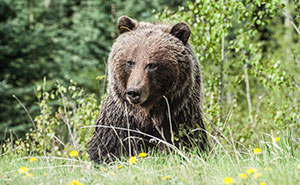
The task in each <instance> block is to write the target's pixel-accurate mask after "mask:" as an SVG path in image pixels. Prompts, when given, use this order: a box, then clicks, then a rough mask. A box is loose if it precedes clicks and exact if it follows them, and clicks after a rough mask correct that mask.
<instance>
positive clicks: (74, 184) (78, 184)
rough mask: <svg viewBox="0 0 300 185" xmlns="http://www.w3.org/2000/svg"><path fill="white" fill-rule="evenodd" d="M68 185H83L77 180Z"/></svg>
mask: <svg viewBox="0 0 300 185" xmlns="http://www.w3.org/2000/svg"><path fill="white" fill-rule="evenodd" d="M69 185H83V184H81V183H80V182H79V181H77V180H74V181H72V182H71V183H70V184H69Z"/></svg>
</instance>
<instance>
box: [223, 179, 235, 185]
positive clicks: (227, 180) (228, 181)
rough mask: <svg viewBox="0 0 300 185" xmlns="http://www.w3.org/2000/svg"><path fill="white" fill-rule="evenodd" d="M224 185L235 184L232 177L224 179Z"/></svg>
mask: <svg viewBox="0 0 300 185" xmlns="http://www.w3.org/2000/svg"><path fill="white" fill-rule="evenodd" d="M223 182H224V184H233V178H231V177H225V178H224V179H223Z"/></svg>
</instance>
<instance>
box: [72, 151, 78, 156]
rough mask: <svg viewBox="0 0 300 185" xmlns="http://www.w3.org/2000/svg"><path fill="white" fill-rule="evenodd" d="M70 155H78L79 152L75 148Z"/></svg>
mask: <svg viewBox="0 0 300 185" xmlns="http://www.w3.org/2000/svg"><path fill="white" fill-rule="evenodd" d="M70 157H78V152H77V151H76V150H73V151H72V152H70Z"/></svg>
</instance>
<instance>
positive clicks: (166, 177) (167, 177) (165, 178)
mask: <svg viewBox="0 0 300 185" xmlns="http://www.w3.org/2000/svg"><path fill="white" fill-rule="evenodd" d="M168 179H171V177H170V176H168V175H166V176H163V177H162V178H161V180H163V181H165V180H168Z"/></svg>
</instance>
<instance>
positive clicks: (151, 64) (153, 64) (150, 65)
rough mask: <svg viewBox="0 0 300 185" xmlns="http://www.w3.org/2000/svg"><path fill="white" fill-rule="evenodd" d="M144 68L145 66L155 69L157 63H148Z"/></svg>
mask: <svg viewBox="0 0 300 185" xmlns="http://www.w3.org/2000/svg"><path fill="white" fill-rule="evenodd" d="M146 68H147V69H148V70H151V71H154V70H156V69H157V64H155V63H150V64H148V65H147V66H146Z"/></svg>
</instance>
